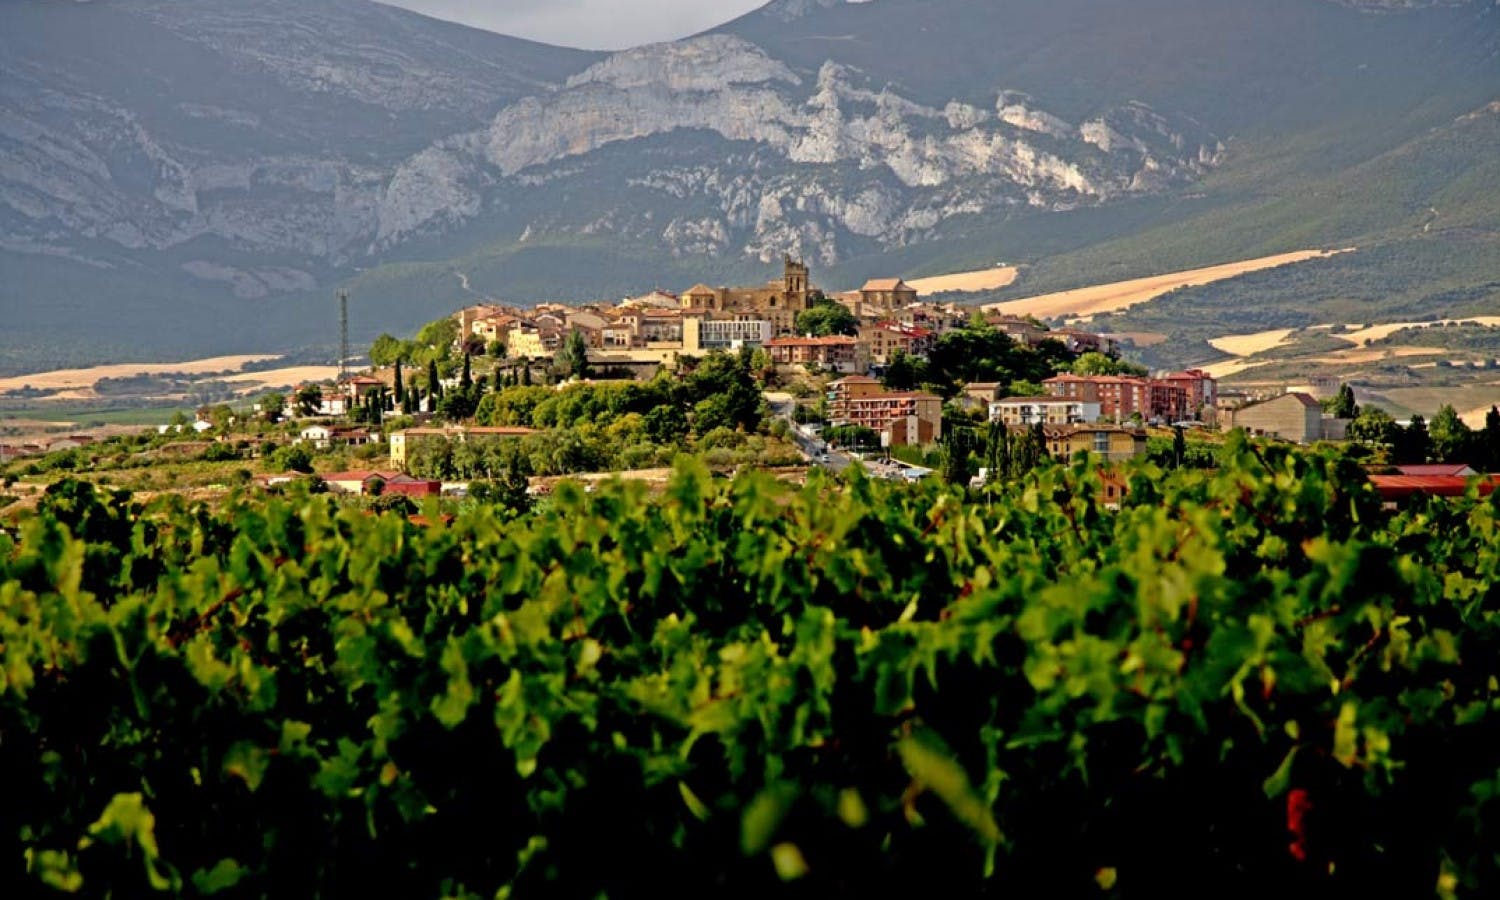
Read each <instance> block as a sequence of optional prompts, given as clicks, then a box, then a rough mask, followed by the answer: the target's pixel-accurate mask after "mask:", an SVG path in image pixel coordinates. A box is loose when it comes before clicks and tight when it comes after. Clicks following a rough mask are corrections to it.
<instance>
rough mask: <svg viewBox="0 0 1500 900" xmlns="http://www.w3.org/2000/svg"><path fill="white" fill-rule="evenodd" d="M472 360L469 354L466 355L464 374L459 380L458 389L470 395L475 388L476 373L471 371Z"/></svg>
mask: <svg viewBox="0 0 1500 900" xmlns="http://www.w3.org/2000/svg"><path fill="white" fill-rule="evenodd" d="M470 359H471V358H470V356H469V354H467V353H465V354H464V369H463V374H462V375H460V376H459V378H458V389H459V390H460V391H462V392H463V393H468V392H469V390H470V389H471V388H473V387H474V373H473V371H472V370H471V369H470V365H471V362H470Z"/></svg>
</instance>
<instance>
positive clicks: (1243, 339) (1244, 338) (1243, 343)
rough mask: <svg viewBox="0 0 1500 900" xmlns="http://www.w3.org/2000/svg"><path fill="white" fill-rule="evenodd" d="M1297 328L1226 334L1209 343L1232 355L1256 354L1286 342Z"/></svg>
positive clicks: (1216, 348)
mask: <svg viewBox="0 0 1500 900" xmlns="http://www.w3.org/2000/svg"><path fill="white" fill-rule="evenodd" d="M1296 330H1297V329H1295V328H1276V329H1272V330H1271V331H1257V332H1255V333H1254V334H1226V335H1225V336H1223V337H1218V338H1213V339H1212V340H1210V341H1209V342H1208V343H1209V344H1210V345H1211V346H1212V347H1213V348H1214V349H1215V350H1220V351H1223V352H1224V353H1228V354H1229V355H1230V356H1254V355H1255V354H1257V353H1263V352H1265V351H1267V350H1270V349H1272V348H1274V347H1279V346H1280V345H1282V344H1284V343H1286V339H1287V338H1289V337H1291V336H1292V334H1293V333H1294V332H1296Z"/></svg>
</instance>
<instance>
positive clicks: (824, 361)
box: [766, 334, 863, 372]
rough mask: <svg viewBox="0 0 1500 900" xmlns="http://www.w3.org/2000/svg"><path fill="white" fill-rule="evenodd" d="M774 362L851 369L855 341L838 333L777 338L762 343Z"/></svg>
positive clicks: (854, 366) (856, 362)
mask: <svg viewBox="0 0 1500 900" xmlns="http://www.w3.org/2000/svg"><path fill="white" fill-rule="evenodd" d="M766 349H767V350H769V351H770V353H771V361H772V362H774V363H776V364H777V365H782V366H785V365H809V364H811V365H819V366H822V367H823V368H825V369H832V370H834V371H836V372H854V371H858V370H859V369H861V368H863V367H862V366H861V365H860V364H859V352H858V351H859V341H857V340H856V339H854V338H852V337H846V336H844V335H841V334H836V335H831V336H829V337H779V338H773V339H772V340H769V341H767V342H766Z"/></svg>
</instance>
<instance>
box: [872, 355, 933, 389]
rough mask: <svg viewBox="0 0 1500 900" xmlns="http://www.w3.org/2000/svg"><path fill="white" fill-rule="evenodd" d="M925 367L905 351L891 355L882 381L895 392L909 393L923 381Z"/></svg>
mask: <svg viewBox="0 0 1500 900" xmlns="http://www.w3.org/2000/svg"><path fill="white" fill-rule="evenodd" d="M924 368H925V367H924V365H923V363H922V361H921V360H920V359H915V358H913V357H912V356H910V355H908V354H907V352H906V351H905V350H897V351H895V352H893V353H892V354H891V359H890V362H889V363H888V364H887V365H886V367H885V374H884V375H883V376H882V377H881V379H880V381H881V383H882V384H884V385H885V386H886V387H888V388H890V389H891V390H893V391H909V390H911V389H912V388H914V387H916V386H917V385H918V384H920V383H921V381H922V376H923V374H924V372H923V369H924Z"/></svg>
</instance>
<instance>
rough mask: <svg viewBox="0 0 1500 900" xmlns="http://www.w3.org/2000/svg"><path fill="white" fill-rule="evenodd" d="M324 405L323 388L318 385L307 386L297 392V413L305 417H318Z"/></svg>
mask: <svg viewBox="0 0 1500 900" xmlns="http://www.w3.org/2000/svg"><path fill="white" fill-rule="evenodd" d="M322 405H323V388H322V387H321V386H320V385H316V384H305V385H303V386H302V387H301V388H299V389H298V390H297V412H298V413H299V414H301V415H304V416H313V415H317V413H318V409H319V408H321V407H322Z"/></svg>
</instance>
